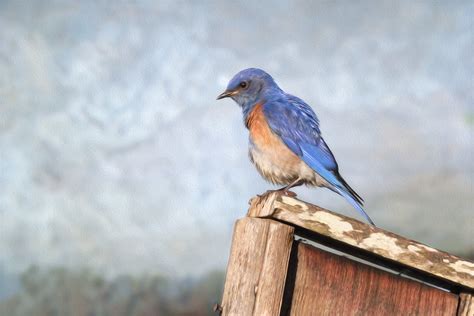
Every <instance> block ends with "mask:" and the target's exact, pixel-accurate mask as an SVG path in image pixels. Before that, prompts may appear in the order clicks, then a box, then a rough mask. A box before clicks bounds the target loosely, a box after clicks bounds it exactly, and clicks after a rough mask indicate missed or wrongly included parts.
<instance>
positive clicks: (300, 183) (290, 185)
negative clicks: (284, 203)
mask: <svg viewBox="0 0 474 316" xmlns="http://www.w3.org/2000/svg"><path fill="white" fill-rule="evenodd" d="M303 183H304V181H303V179H300V178H297V179H296V180H295V181H293V182H291V183H290V184H288V185H287V186H286V187H283V188H281V189H279V190H277V191H281V192H283V193H285V194H288V190H289V189H291V188H294V187H297V186H300V185H302V184H303Z"/></svg>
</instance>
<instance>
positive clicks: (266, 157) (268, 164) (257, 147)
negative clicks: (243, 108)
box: [245, 104, 301, 184]
mask: <svg viewBox="0 0 474 316" xmlns="http://www.w3.org/2000/svg"><path fill="white" fill-rule="evenodd" d="M245 125H246V126H247V128H248V130H249V136H250V137H249V156H250V160H251V161H252V162H253V163H254V164H255V166H256V167H257V169H258V171H259V172H260V173H261V174H262V176H263V177H265V178H267V179H268V180H270V181H272V182H274V183H280V184H284V183H287V182H288V181H291V180H292V179H294V178H295V176H297V173H298V172H299V169H300V164H301V160H300V159H299V157H298V156H296V155H295V154H294V153H293V152H292V151H291V150H290V149H289V148H288V147H287V146H286V145H285V144H284V143H283V141H282V140H281V139H280V138H279V137H278V136H277V135H276V134H275V133H273V131H272V130H271V129H270V127H269V126H268V123H267V120H266V118H265V115H264V113H263V105H261V104H258V105H256V106H255V107H254V109H252V111H251V112H250V113H249V115H248V116H247V118H246V120H245Z"/></svg>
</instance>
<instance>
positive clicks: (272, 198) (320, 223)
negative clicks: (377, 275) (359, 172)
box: [247, 192, 474, 292]
mask: <svg viewBox="0 0 474 316" xmlns="http://www.w3.org/2000/svg"><path fill="white" fill-rule="evenodd" d="M247 216H250V217H264V218H272V219H274V220H278V221H282V222H285V223H288V224H290V225H292V226H294V227H295V228H296V232H297V234H298V232H299V234H300V235H302V236H305V237H307V236H309V235H310V236H311V237H313V238H309V239H312V240H313V241H316V242H319V243H322V244H327V245H330V246H332V247H333V248H335V249H339V250H342V251H343V252H346V253H349V254H351V255H353V256H356V257H359V258H362V259H365V260H367V261H372V262H373V263H375V264H378V265H382V266H386V267H389V268H392V269H395V270H398V271H401V272H403V274H406V275H410V276H413V277H415V278H419V279H421V280H425V281H427V282H430V283H433V284H434V285H438V286H443V287H446V288H448V289H450V290H453V289H454V290H455V289H456V288H457V287H459V288H463V289H464V290H466V289H467V290H468V291H470V292H472V291H474V263H473V262H471V261H469V260H466V259H462V258H459V257H457V256H454V255H451V254H449V253H446V252H443V251H440V250H437V249H434V248H432V247H429V246H427V245H424V244H422V243H419V242H417V241H414V240H410V239H407V238H404V237H402V236H399V235H396V234H394V233H391V232H389V231H385V230H383V229H380V228H378V227H374V226H371V225H368V224H365V223H362V222H360V221H358V220H355V219H352V218H349V217H347V216H344V215H341V214H337V213H334V212H331V211H329V210H326V209H323V208H321V207H318V206H316V205H312V204H309V203H306V202H303V201H300V200H298V199H296V198H294V197H289V196H286V195H282V194H280V193H277V192H274V193H270V194H265V195H263V196H259V197H255V198H253V199H252V200H251V201H250V209H249V211H248V214H247ZM298 229H299V231H298ZM334 246H335V247H334ZM410 272H411V273H410Z"/></svg>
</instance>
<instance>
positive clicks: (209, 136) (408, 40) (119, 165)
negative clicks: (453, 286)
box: [0, 0, 474, 315]
mask: <svg viewBox="0 0 474 316" xmlns="http://www.w3.org/2000/svg"><path fill="white" fill-rule="evenodd" d="M473 51H474V4H473V2H472V1H292V2H291V4H289V3H288V2H286V1H260V2H258V3H256V2H245V1H231V2H223V1H199V2H198V1H119V2H112V1H80V2H79V1H75V2H73V1H70V2H67V1H49V3H47V2H46V1H24V2H23V1H5V0H3V1H0V315H32V314H35V315H155V314H159V315H207V314H211V311H210V309H211V307H212V305H213V303H215V302H218V301H219V300H220V291H221V287H222V282H223V281H222V280H223V275H224V271H225V264H226V260H227V257H228V253H229V246H230V238H231V235H232V228H233V223H234V221H235V220H236V219H238V218H240V217H243V216H244V215H245V213H246V210H247V207H248V204H247V202H248V200H249V199H250V198H251V197H252V196H254V195H256V194H258V193H261V192H263V191H265V190H267V189H270V188H274V187H272V186H271V185H269V184H267V183H265V182H264V180H262V179H261V178H260V176H259V175H258V174H257V172H256V171H255V169H254V167H253V166H252V165H251V164H250V162H249V160H248V158H247V137H248V134H247V131H246V130H245V128H244V126H243V124H242V117H241V112H240V109H239V108H238V107H237V105H236V104H234V103H233V102H232V101H231V100H223V101H216V100H215V98H216V96H217V95H218V94H219V93H220V92H222V91H223V90H224V88H225V86H226V85H227V82H228V80H229V79H230V78H231V77H232V76H233V75H234V74H235V73H236V72H237V71H239V70H241V69H243V68H248V67H260V68H263V69H265V70H266V71H268V72H269V73H270V74H272V75H273V77H274V78H275V79H276V81H277V82H278V83H279V84H280V86H281V87H282V88H283V89H284V90H286V91H287V92H290V93H292V94H295V95H298V96H300V97H301V98H303V99H304V100H305V101H307V102H308V103H309V104H310V105H312V107H313V108H314V110H315V111H316V113H317V114H318V115H319V118H320V120H321V124H322V131H323V135H324V136H325V139H326V141H327V142H328V144H329V146H330V147H331V149H332V151H333V152H334V154H335V156H336V158H337V159H338V162H339V165H340V170H341V173H342V175H343V176H344V177H345V178H346V180H347V181H348V182H349V183H350V184H351V186H352V187H354V188H355V189H356V191H357V192H359V193H360V194H361V195H362V196H363V197H364V199H365V200H366V210H367V212H368V213H369V214H370V216H371V217H372V219H373V220H374V221H375V222H376V223H377V224H378V226H380V227H381V228H384V229H387V230H391V231H393V232H395V233H397V234H402V235H404V236H406V237H408V238H412V239H416V240H418V241H420V242H423V243H426V244H428V245H430V246H433V247H436V248H440V249H442V250H445V251H449V252H452V253H454V254H457V255H460V256H464V257H467V258H471V259H472V258H473V257H474V244H473V240H474V212H473V205H474V190H473V183H474V180H473V179H474V162H473V161H474V155H473V153H474V152H473V150H474V147H473V145H474V144H473V130H474V79H473V76H474V75H473V74H474V57H473ZM295 192H297V193H298V195H299V197H300V198H301V199H304V200H306V201H309V202H311V203H315V204H318V205H321V206H323V207H326V208H329V209H331V210H335V211H338V212H340V213H343V214H346V215H349V216H352V217H356V218H358V219H360V217H359V216H358V215H357V213H356V212H355V211H354V210H352V209H351V207H350V206H349V205H348V204H346V202H345V201H344V200H343V199H342V198H340V197H338V196H336V195H335V194H333V193H331V192H328V191H327V190H323V189H319V190H318V189H308V188H304V187H303V188H297V189H295Z"/></svg>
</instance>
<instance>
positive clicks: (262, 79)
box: [217, 68, 281, 107]
mask: <svg viewBox="0 0 474 316" xmlns="http://www.w3.org/2000/svg"><path fill="white" fill-rule="evenodd" d="M277 91H281V90H280V88H279V87H278V85H277V84H276V83H275V81H274V80H273V78H272V77H271V76H270V75H269V74H267V73H266V72H265V71H263V70H261V69H258V68H248V69H244V70H242V71H240V72H239V73H237V74H236V75H235V76H234V77H233V78H232V79H231V80H230V82H229V84H228V85H227V88H226V90H225V91H224V92H223V93H221V94H220V95H219V96H218V97H217V100H220V99H223V98H232V99H233V100H234V101H235V102H237V104H239V105H240V106H241V107H246V106H249V105H252V104H255V103H256V102H258V101H260V100H261V99H262V98H264V97H265V95H267V94H268V93H271V92H277Z"/></svg>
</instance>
